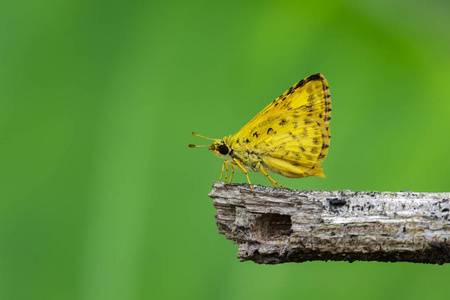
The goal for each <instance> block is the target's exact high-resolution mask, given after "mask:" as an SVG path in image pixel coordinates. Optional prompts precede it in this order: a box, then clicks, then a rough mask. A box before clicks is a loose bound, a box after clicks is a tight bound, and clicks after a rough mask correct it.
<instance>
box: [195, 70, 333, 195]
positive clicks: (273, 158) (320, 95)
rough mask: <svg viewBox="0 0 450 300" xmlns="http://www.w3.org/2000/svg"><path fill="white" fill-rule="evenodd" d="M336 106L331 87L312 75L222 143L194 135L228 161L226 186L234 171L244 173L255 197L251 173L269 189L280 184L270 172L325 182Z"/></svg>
mask: <svg viewBox="0 0 450 300" xmlns="http://www.w3.org/2000/svg"><path fill="white" fill-rule="evenodd" d="M330 118H331V101H330V91H329V88H328V83H327V81H326V79H325V78H324V77H323V75H322V74H315V75H311V76H309V77H307V78H305V79H303V80H301V81H299V82H298V83H297V84H295V85H294V86H292V87H291V88H290V89H289V90H287V91H286V92H285V93H284V94H283V95H281V96H280V97H278V98H277V99H275V100H274V101H273V102H272V103H270V104H269V105H268V106H267V107H266V108H264V109H263V110H262V111H261V112H260V113H259V114H257V115H256V117H254V118H253V119H252V120H251V121H250V122H248V124H247V125H245V126H244V127H243V128H242V129H241V130H240V131H239V132H238V133H236V134H235V135H230V136H225V137H224V138H223V139H210V138H207V137H204V136H201V135H199V134H196V133H194V132H192V134H193V135H195V136H198V137H201V138H205V139H208V140H212V141H214V143H213V144H212V145H210V146H196V145H192V144H190V145H189V147H191V148H198V147H208V149H209V150H211V151H212V152H213V154H214V155H216V156H218V157H220V158H223V159H225V161H224V162H223V165H222V173H221V174H220V178H219V181H221V180H222V176H223V173H224V171H225V183H227V178H228V165H230V167H231V176H230V181H229V182H231V180H232V178H233V173H234V167H233V166H237V167H238V168H239V169H241V170H242V171H243V172H244V174H245V176H246V177H247V180H248V183H249V185H250V188H251V190H252V192H253V194H255V192H254V190H253V187H252V184H251V183H250V179H249V178H248V174H247V172H248V171H253V172H261V173H262V174H263V175H264V176H266V177H267V178H268V179H269V181H270V183H271V184H272V185H273V186H274V187H276V186H275V185H278V186H279V187H282V188H284V187H283V186H281V185H280V184H278V183H277V182H276V181H275V180H273V178H272V177H270V176H269V174H268V172H272V173H277V174H281V175H283V176H286V177H293V178H300V177H308V176H319V177H325V175H324V174H323V172H322V168H321V167H320V164H321V163H322V161H323V160H324V159H325V157H326V156H327V153H328V148H329V147H330V138H331V135H330V128H329V123H330Z"/></svg>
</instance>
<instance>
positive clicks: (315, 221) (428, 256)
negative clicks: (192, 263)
mask: <svg viewBox="0 0 450 300" xmlns="http://www.w3.org/2000/svg"><path fill="white" fill-rule="evenodd" d="M253 188H254V190H255V194H256V196H254V195H253V194H252V191H251V190H250V187H249V186H248V185H247V184H245V185H244V184H226V185H225V184H224V183H222V182H216V183H214V185H213V190H212V191H211V193H210V194H209V196H210V197H211V198H212V199H213V203H214V207H215V208H216V209H217V213H216V216H215V220H216V223H217V228H218V231H219V233H221V234H224V235H225V236H226V237H227V239H230V240H232V241H233V243H236V244H238V245H239V253H238V258H240V259H241V261H247V260H251V261H254V262H256V263H259V264H279V263H286V262H304V261H311V260H324V261H326V260H334V261H349V262H352V261H355V260H362V261H383V262H387V261H391V262H415V263H432V264H444V263H448V262H450V251H449V249H450V240H449V237H450V220H449V210H450V200H449V199H450V193H414V192H410V191H404V192H383V193H380V192H359V191H349V190H343V191H300V190H285V189H276V188H268V187H262V186H258V185H253Z"/></svg>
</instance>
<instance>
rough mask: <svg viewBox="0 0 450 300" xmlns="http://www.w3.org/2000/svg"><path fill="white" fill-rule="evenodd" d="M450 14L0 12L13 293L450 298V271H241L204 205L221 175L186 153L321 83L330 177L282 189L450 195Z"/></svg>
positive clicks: (75, 7) (0, 216)
mask: <svg viewBox="0 0 450 300" xmlns="http://www.w3.org/2000/svg"><path fill="white" fill-rule="evenodd" d="M449 10H450V4H449V2H448V1H437V0H436V1H425V2H424V1H392V0H389V1H388V0H373V1H350V0H348V1H344V0H341V1H243V0H240V1H211V0H205V1H202V0H196V1H182V0H178V1H177V0H176V1H170V0H168V1H162V0H161V1H100V0H97V1H95V0H94V1H59V0H58V1H56V0H53V1H51V0H46V1H2V2H1V4H0V299H7V300H9V299H88V300H90V299H92V300H99V299H292V298H295V299H322V298H323V299H362V298H365V299H402V298H404V299H426V298H427V299H448V297H449V293H448V282H449V279H450V266H448V265H444V266H437V265H420V264H410V263H376V262H355V263H352V264H350V263H346V262H308V263H302V264H284V265H276V266H264V265H257V264H255V263H253V262H245V263H241V262H239V260H238V259H236V255H237V245H235V244H232V242H231V241H228V240H226V239H225V237H224V236H222V235H219V234H218V233H217V229H216V224H215V223H214V213H215V210H214V207H213V205H212V201H211V199H210V198H209V197H208V196H207V193H208V192H209V191H210V190H211V185H212V183H213V182H214V181H215V180H217V179H218V177H219V175H220V170H221V161H220V160H219V159H217V158H216V157H214V156H213V155H212V154H211V153H210V152H209V151H207V150H206V149H189V148H188V147H187V144H189V143H194V144H200V145H202V144H209V141H205V140H202V139H199V138H197V137H194V136H192V135H190V132H191V131H195V132H198V133H200V134H203V135H206V136H209V137H212V138H221V137H222V136H224V135H228V134H233V133H235V132H237V131H238V130H239V129H240V127H241V126H243V125H244V124H245V123H246V122H247V121H249V120H250V119H251V118H252V117H253V116H254V115H256V114H257V113H258V112H259V111H260V110H261V109H262V108H264V107H265V106H266V105H267V104H268V103H269V102H270V101H272V100H273V99H275V98H276V97H277V96H279V95H280V94H281V93H283V92H284V91H286V90H287V89H288V88H289V87H290V86H291V85H293V84H294V83H296V82H297V81H299V80H300V79H302V78H304V77H307V76H309V75H311V74H314V73H318V72H321V73H323V74H324V75H325V77H326V78H327V80H328V83H329V85H330V91H331V100H332V105H333V113H332V120H331V134H332V139H331V147H330V151H329V155H328V157H327V159H326V160H325V162H324V163H323V167H324V172H325V174H326V176H327V178H326V179H322V178H316V177H315V178H306V179H288V178H284V177H280V176H274V178H275V179H276V180H277V181H278V182H280V183H281V184H283V185H286V186H288V187H290V188H298V189H323V190H342V189H353V190H376V191H400V190H412V191H416V192H449V191H450V189H449V178H450V176H449V175H450V174H449V169H450V161H449V159H448V154H449V150H450V139H449V135H450V134H449V128H450V117H449V112H450V97H449V80H450V55H449V53H450V38H449V34H448V29H449V28H450V21H449V20H450V17H449ZM235 178H236V179H235V182H245V178H244V177H243V175H242V174H237V175H236V177H235ZM250 178H251V180H252V182H253V183H255V184H263V185H266V186H267V185H270V184H269V182H268V181H267V180H266V179H264V178H263V177H262V175H261V174H254V173H252V174H250Z"/></svg>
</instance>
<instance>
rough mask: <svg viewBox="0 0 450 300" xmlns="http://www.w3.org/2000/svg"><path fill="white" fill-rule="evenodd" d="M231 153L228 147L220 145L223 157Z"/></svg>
mask: <svg viewBox="0 0 450 300" xmlns="http://www.w3.org/2000/svg"><path fill="white" fill-rule="evenodd" d="M229 152H230V149H229V148H228V146H227V145H223V144H222V145H220V146H219V153H220V154H223V155H225V154H228V153H229Z"/></svg>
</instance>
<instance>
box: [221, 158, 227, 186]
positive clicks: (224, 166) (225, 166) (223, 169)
mask: <svg viewBox="0 0 450 300" xmlns="http://www.w3.org/2000/svg"><path fill="white" fill-rule="evenodd" d="M225 170H226V172H225V183H227V177H228V165H227V162H226V161H224V162H223V164H222V173H220V177H219V182H220V181H221V180H222V176H223V172H224V171H225Z"/></svg>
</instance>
